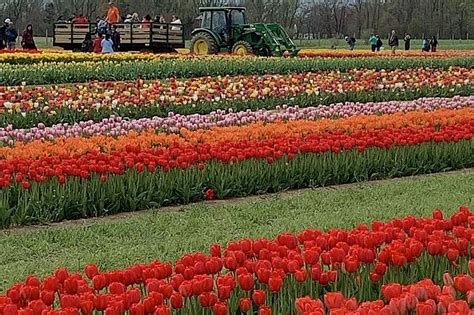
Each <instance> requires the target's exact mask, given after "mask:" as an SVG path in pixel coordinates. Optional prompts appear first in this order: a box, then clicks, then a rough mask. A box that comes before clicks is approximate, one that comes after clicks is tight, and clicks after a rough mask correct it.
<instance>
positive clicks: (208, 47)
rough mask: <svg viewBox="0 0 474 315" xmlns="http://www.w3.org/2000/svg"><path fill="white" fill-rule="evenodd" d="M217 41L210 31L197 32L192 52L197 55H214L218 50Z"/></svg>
mask: <svg viewBox="0 0 474 315" xmlns="http://www.w3.org/2000/svg"><path fill="white" fill-rule="evenodd" d="M218 50H219V49H218V47H217V42H216V41H215V40H214V38H213V37H212V36H211V35H210V34H208V33H204V32H202V33H197V34H196V35H194V36H193V39H192V41H191V52H192V53H193V54H195V55H214V54H216V53H217V52H218Z"/></svg>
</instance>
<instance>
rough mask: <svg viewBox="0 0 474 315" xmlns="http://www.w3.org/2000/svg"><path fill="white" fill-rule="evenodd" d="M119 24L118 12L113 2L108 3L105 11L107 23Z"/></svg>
mask: <svg viewBox="0 0 474 315" xmlns="http://www.w3.org/2000/svg"><path fill="white" fill-rule="evenodd" d="M118 22H120V11H119V9H118V8H117V7H116V6H115V4H114V2H113V1H110V2H109V10H108V11H107V23H109V24H116V23H118Z"/></svg>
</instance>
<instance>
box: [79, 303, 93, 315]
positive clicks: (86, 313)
mask: <svg viewBox="0 0 474 315" xmlns="http://www.w3.org/2000/svg"><path fill="white" fill-rule="evenodd" d="M93 311H94V302H92V301H90V300H82V301H81V312H82V314H83V315H90V314H92V312H93Z"/></svg>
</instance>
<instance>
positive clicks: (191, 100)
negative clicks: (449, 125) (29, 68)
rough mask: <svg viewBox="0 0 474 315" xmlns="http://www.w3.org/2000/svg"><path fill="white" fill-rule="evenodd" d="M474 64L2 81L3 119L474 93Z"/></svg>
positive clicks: (22, 122)
mask: <svg viewBox="0 0 474 315" xmlns="http://www.w3.org/2000/svg"><path fill="white" fill-rule="evenodd" d="M473 80H474V71H473V70H472V69H470V68H458V67H452V68H449V69H446V70H443V69H425V68H416V69H408V70H391V71H388V70H380V71H376V70H366V69H357V70H349V71H348V72H347V73H340V72H338V71H327V72H315V73H312V72H309V73H291V74H288V75H264V76H256V75H254V76H235V77H231V76H226V77H203V78H194V79H187V80H176V79H171V80H163V81H159V80H158V81H149V82H148V81H142V80H138V81H135V82H123V81H118V82H90V83H82V84H76V85H72V86H71V85H52V86H36V87H25V86H19V87H0V111H3V112H5V115H2V116H0V125H1V126H6V125H7V124H13V125H15V126H16V127H17V128H28V127H33V126H35V125H37V124H39V123H43V124H45V125H47V126H50V125H53V124H56V123H59V122H61V123H65V122H67V123H73V122H77V121H82V120H88V119H93V120H95V121H98V120H101V119H103V118H107V117H109V116H110V115H112V114H119V115H120V116H126V117H130V118H135V119H138V118H143V117H148V118H150V117H153V116H160V117H166V116H168V113H169V112H170V111H172V112H174V113H179V114H196V113H200V114H205V113H210V112H211V111H213V110H217V109H225V108H232V109H234V110H235V111H245V110H247V109H260V108H267V109H268V108H275V107H276V106H278V105H283V104H287V105H298V106H300V107H307V106H314V105H319V104H330V103H337V102H341V101H343V102H344V101H359V102H370V101H377V100H386V99H389V100H401V99H414V98H419V97H424V96H453V95H471V94H472V90H473V89H474V85H473V84H472V82H473Z"/></svg>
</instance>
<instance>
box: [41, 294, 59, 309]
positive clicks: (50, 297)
mask: <svg viewBox="0 0 474 315" xmlns="http://www.w3.org/2000/svg"><path fill="white" fill-rule="evenodd" d="M55 295H56V293H55V292H53V291H41V293H40V297H41V300H42V301H43V303H44V304H46V305H47V306H51V305H53V303H54V300H55Z"/></svg>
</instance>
